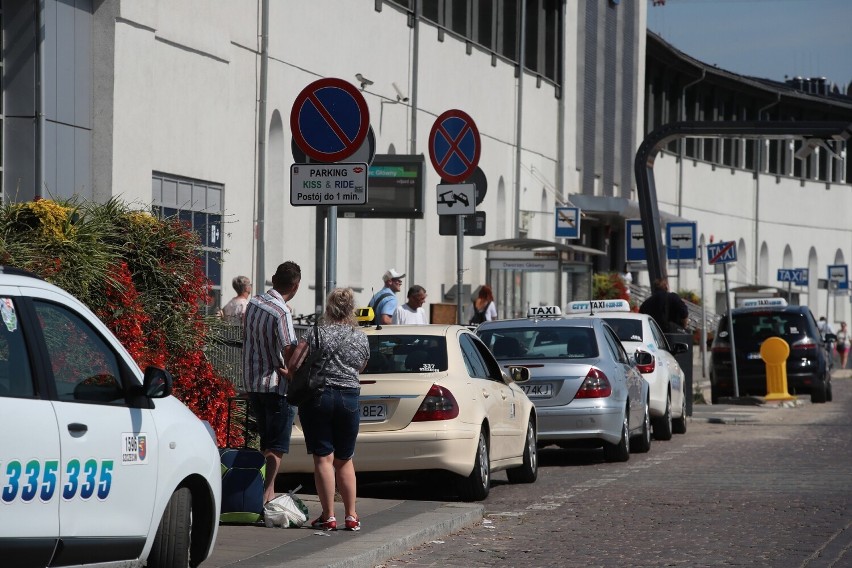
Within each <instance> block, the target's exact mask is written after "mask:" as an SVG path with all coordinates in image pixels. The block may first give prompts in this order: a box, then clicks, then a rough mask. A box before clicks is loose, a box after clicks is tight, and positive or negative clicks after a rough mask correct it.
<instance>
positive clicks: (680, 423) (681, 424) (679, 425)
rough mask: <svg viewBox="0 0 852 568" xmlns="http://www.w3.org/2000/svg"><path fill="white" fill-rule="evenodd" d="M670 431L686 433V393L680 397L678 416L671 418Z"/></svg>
mask: <svg viewBox="0 0 852 568" xmlns="http://www.w3.org/2000/svg"><path fill="white" fill-rule="evenodd" d="M672 432H674V433H675V434H686V395H684V396H683V397H681V403H680V418H675V419H673V420H672Z"/></svg>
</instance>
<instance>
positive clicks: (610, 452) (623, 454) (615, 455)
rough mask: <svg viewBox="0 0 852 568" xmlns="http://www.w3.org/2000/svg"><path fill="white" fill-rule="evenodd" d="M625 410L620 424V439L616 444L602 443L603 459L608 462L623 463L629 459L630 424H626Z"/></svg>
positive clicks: (626, 413)
mask: <svg viewBox="0 0 852 568" xmlns="http://www.w3.org/2000/svg"><path fill="white" fill-rule="evenodd" d="M627 415H628V411H627V409H625V410H624V420H622V422H621V439H620V440H619V441H618V443H617V444H610V443H609V442H604V448H603V449H604V459H605V460H606V461H608V462H625V461H627V460H629V459H630V428H629V426H630V424H629V423H628V422H627Z"/></svg>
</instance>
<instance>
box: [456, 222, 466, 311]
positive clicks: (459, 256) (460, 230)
mask: <svg viewBox="0 0 852 568" xmlns="http://www.w3.org/2000/svg"><path fill="white" fill-rule="evenodd" d="M456 263H457V264H458V271H459V272H458V279H457V281H456V290H458V292H457V293H456V303H457V304H458V306H457V310H456V318H457V323H458V324H459V325H461V324H462V322H463V321H464V320H463V317H464V313H463V310H462V306H463V305H464V304H463V303H462V282H464V216H463V215H457V216H456Z"/></svg>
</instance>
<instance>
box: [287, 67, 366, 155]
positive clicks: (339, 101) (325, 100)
mask: <svg viewBox="0 0 852 568" xmlns="http://www.w3.org/2000/svg"><path fill="white" fill-rule="evenodd" d="M369 129H370V110H369V108H368V107H367V101H365V100H364V97H363V96H362V95H361V92H360V91H359V90H358V89H357V88H356V87H355V86H354V85H352V84H351V83H348V82H346V81H344V80H343V79H336V78H333V77H328V78H325V79H319V80H317V81H314V82H313V83H311V84H310V85H308V86H307V87H305V88H304V89H302V91H301V92H300V93H299V95H298V96H297V97H296V101H295V102H294V103H293V108H292V110H291V111H290V131H291V132H292V134H293V140H295V142H296V145H298V146H299V148H301V149H302V151H303V152H304V153H305V154H307V155H308V156H309V157H310V158H312V159H314V160H317V161H320V162H325V163H330V162H339V161H341V160H344V159H346V158H348V157H349V156H351V155H352V154H354V153H355V152H357V151H358V149H359V148H360V147H361V144H362V143H363V142H364V139H365V138H366V137H367V132H368V131H369ZM324 145H326V146H327V147H325V148H324V147H323V146H324Z"/></svg>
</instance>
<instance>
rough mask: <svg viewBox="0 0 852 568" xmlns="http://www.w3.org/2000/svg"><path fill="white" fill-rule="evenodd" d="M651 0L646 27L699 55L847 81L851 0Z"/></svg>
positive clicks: (733, 67)
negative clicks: (655, 0)
mask: <svg viewBox="0 0 852 568" xmlns="http://www.w3.org/2000/svg"><path fill="white" fill-rule="evenodd" d="M646 1H647V2H648V29H649V30H651V31H653V32H654V33H656V34H658V35H660V36H661V37H662V38H663V39H664V40H666V41H667V42H668V43H670V44H672V45H673V46H675V47H676V48H677V49H679V50H680V51H682V52H684V53H686V54H687V55H689V56H690V57H694V58H695V59H698V60H699V61H703V62H704V63H708V64H710V65H715V66H717V67H719V68H720V69H724V70H726V71H732V72H734V73H739V74H741V75H750V76H755V77H761V78H765V79H772V80H775V81H781V82H783V81H784V79H785V75H786V76H787V77H789V78H793V77H796V76H800V77H825V78H827V79H828V82H829V83H835V84H837V85H838V86H840V87H841V88H842V87H845V86H846V85H848V84H849V83H850V82H852V0H665V5H663V6H653V5H652V0H646Z"/></svg>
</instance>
